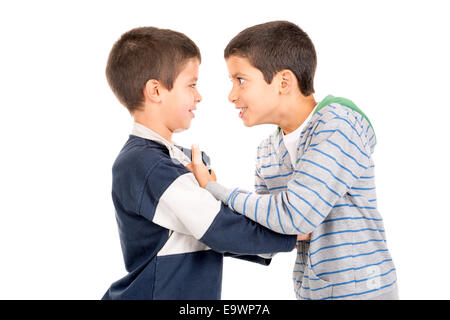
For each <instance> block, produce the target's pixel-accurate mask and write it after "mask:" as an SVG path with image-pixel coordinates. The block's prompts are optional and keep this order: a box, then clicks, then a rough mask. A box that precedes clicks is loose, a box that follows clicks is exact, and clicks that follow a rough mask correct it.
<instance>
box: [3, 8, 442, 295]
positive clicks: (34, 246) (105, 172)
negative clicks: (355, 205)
mask: <svg viewBox="0 0 450 320" xmlns="http://www.w3.org/2000/svg"><path fill="white" fill-rule="evenodd" d="M448 12H449V9H448V5H447V1H426V2H425V1H421V2H419V1H370V2H369V1H314V2H312V1H281V0H277V1H261V0H260V1H242V0H240V1H222V2H220V3H217V2H216V1H167V2H166V1H102V2H101V1H71V2H69V1H14V2H12V1H9V2H5V1H2V2H1V4H0V141H1V145H0V147H1V156H0V218H1V220H0V299H99V298H101V297H102V295H103V293H104V292H105V291H106V290H107V288H108V287H109V285H110V284H111V283H112V282H114V281H116V280H118V279H119V278H121V277H123V276H124V275H125V274H126V272H125V268H124V264H123V259H122V253H121V250H120V243H119V235H118V232H117V225H116V221H115V217H114V208H113V205H112V200H111V197H110V189H111V166H112V163H113V161H114V159H115V157H116V155H117V154H118V152H119V150H120V149H121V147H122V145H123V143H124V142H125V141H126V139H127V136H128V134H129V132H130V129H131V123H132V120H131V118H130V116H129V114H128V112H127V111H126V109H125V108H124V107H122V106H121V105H120V104H119V103H118V102H117V101H116V99H115V97H114V96H113V94H112V93H111V91H110V89H109V87H108V86H107V83H106V79H105V75H104V70H105V64H106V60H107V56H108V53H109V50H110V49H111V47H112V45H113V43H114V42H115V41H116V40H117V39H118V38H119V36H120V35H121V34H122V33H124V32H125V31H128V30H129V29H131V28H134V27H138V26H149V25H151V26H156V27H161V28H170V29H173V30H176V31H181V32H183V33H185V34H186V35H188V36H189V37H191V38H192V39H193V40H194V41H195V42H196V43H197V45H198V46H199V47H200V49H201V52H202V56H203V61H202V64H201V67H200V79H199V83H198V87H199V90H200V93H201V94H202V96H203V101H202V102H201V103H200V104H199V105H198V110H197V111H196V118H195V119H194V121H193V123H192V127H191V130H189V131H187V132H184V133H180V134H177V135H175V136H174V140H175V141H176V142H178V143H180V144H182V145H185V146H190V145H191V143H194V142H195V143H199V144H200V147H201V148H202V150H205V151H206V152H207V153H208V154H209V155H210V157H211V159H212V164H213V168H214V169H215V171H216V173H217V176H218V178H219V181H220V182H221V183H223V184H225V185H226V186H228V187H235V186H241V187H243V188H246V189H252V188H253V178H254V173H253V170H254V157H255V152H256V146H257V145H258V143H259V142H260V140H261V139H263V138H265V137H266V136H267V135H268V134H270V133H271V132H272V130H273V129H274V126H270V125H265V126H260V127H255V128H246V127H244V126H243V125H242V123H241V121H240V119H239V118H238V116H237V114H238V112H237V110H235V109H234V106H233V105H232V104H230V103H229V102H228V101H227V94H228V92H229V90H230V88H231V82H230V81H229V79H228V73H227V70H226V65H225V62H224V60H223V49H224V48H225V46H226V44H227V43H228V41H229V40H230V39H231V38H232V37H233V36H234V35H235V34H237V33H238V32H239V31H241V30H242V29H244V28H246V27H249V26H252V25H255V24H258V23H262V22H267V21H271V20H289V21H292V22H294V23H296V24H298V25H299V26H300V27H301V28H302V29H303V30H304V31H306V32H307V33H308V34H309V36H310V37H311V38H312V40H313V42H314V44H315V47H316V51H317V55H318V68H317V73H316V80H315V89H316V95H315V97H316V100H321V99H322V98H324V97H325V96H326V95H327V94H333V95H337V96H343V97H346V98H349V99H351V100H353V101H354V102H355V103H356V104H357V105H358V106H359V107H360V108H361V109H362V110H364V112H365V113H366V114H367V115H368V116H369V118H370V119H371V122H372V123H373V125H374V127H375V130H376V133H377V138H378V145H377V149H376V152H375V162H376V177H377V180H376V182H377V190H378V191H377V195H378V204H379V210H380V212H381V214H382V216H383V217H384V220H385V228H386V235H387V239H388V246H389V249H390V251H391V254H392V257H393V259H394V263H395V265H396V268H397V275H398V282H399V288H400V297H401V298H402V299H448V298H450V294H449V292H448V287H449V285H450V281H449V279H448V276H447V274H448V270H449V268H450V262H449V257H448V245H449V244H450V242H449V240H448V238H449V234H450V231H449V223H450V217H449V216H450V209H449V195H448V194H449V192H448V191H449V188H448V182H449V179H450V174H449V161H448V157H447V155H448V154H449V153H448V151H447V149H448V147H449V134H448V127H449V116H450V111H449V107H450V102H449V98H448V89H449V76H450V63H449V57H450V48H449V40H448V34H449V30H450V23H449V20H448ZM294 259H295V253H294V252H291V253H284V254H279V255H277V257H276V258H275V259H274V260H273V261H272V264H271V265H270V266H269V267H263V266H260V265H256V264H251V263H247V262H243V261H239V260H235V259H230V258H227V259H225V265H224V277H223V294H222V297H223V299H294V298H295V295H294V292H293V286H292V280H291V278H292V276H291V270H292V268H293V263H294Z"/></svg>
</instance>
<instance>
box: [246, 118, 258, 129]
mask: <svg viewBox="0 0 450 320" xmlns="http://www.w3.org/2000/svg"><path fill="white" fill-rule="evenodd" d="M242 123H243V124H244V126H246V127H248V128H250V127H254V126H256V125H258V124H259V123H256V122H254V121H251V120H249V119H242Z"/></svg>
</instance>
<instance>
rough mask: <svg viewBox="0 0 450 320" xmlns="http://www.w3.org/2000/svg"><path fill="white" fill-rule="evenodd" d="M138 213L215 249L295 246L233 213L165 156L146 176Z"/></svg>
mask: <svg viewBox="0 0 450 320" xmlns="http://www.w3.org/2000/svg"><path fill="white" fill-rule="evenodd" d="M155 204H156V207H155ZM139 213H140V214H141V215H142V216H144V217H145V218H147V219H149V220H151V221H153V222H154V223H156V224H158V225H160V226H162V227H164V228H167V229H169V230H174V231H177V232H181V233H184V234H189V235H192V236H194V237H195V238H196V239H198V240H200V241H201V242H203V243H204V244H206V245H207V246H208V247H210V248H211V249H213V250H215V251H218V252H230V253H235V254H265V253H271V252H288V251H291V250H292V249H293V248H294V246H295V240H296V239H295V237H293V236H283V235H280V234H277V233H275V232H272V231H270V230H268V229H266V228H264V227H262V226H260V225H258V224H256V223H254V222H253V221H251V220H249V219H246V218H245V217H243V216H242V215H240V214H237V213H235V212H233V211H232V210H231V209H230V208H228V207H227V206H226V205H224V204H223V203H221V202H220V201H218V200H216V199H215V198H214V197H213V196H212V195H211V194H210V193H209V192H208V191H207V190H205V189H203V188H200V187H199V185H198V183H197V181H196V179H195V177H194V175H193V174H192V173H191V172H189V171H188V170H186V168H184V167H183V166H182V165H180V164H176V163H174V162H172V161H171V160H170V159H169V158H162V159H161V160H160V161H159V162H158V164H157V165H156V166H155V167H154V168H153V169H152V171H151V172H150V173H149V174H148V175H147V185H146V187H145V190H144V191H143V197H142V201H141V206H140V209H139Z"/></svg>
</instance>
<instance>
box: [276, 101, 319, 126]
mask: <svg viewBox="0 0 450 320" xmlns="http://www.w3.org/2000/svg"><path fill="white" fill-rule="evenodd" d="M315 106H316V101H315V100H314V96H313V95H310V96H308V97H303V96H301V97H296V98H295V99H292V100H291V101H289V102H288V103H286V104H283V106H282V109H281V113H280V117H279V119H280V120H279V121H278V123H277V124H278V126H279V127H280V128H281V130H283V133H284V135H288V134H289V133H291V132H294V131H295V130H296V129H297V128H298V127H300V126H301V125H302V123H303V122H305V120H306V119H307V118H308V116H309V114H310V113H311V112H312V111H313V110H314V107H315Z"/></svg>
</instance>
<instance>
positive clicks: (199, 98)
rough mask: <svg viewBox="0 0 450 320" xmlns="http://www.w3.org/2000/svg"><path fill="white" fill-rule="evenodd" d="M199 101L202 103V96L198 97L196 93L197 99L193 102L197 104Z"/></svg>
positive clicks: (198, 94)
mask: <svg viewBox="0 0 450 320" xmlns="http://www.w3.org/2000/svg"><path fill="white" fill-rule="evenodd" d="M200 101H202V96H201V95H200V93H198V92H197V97H196V99H195V102H196V103H199V102H200Z"/></svg>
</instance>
